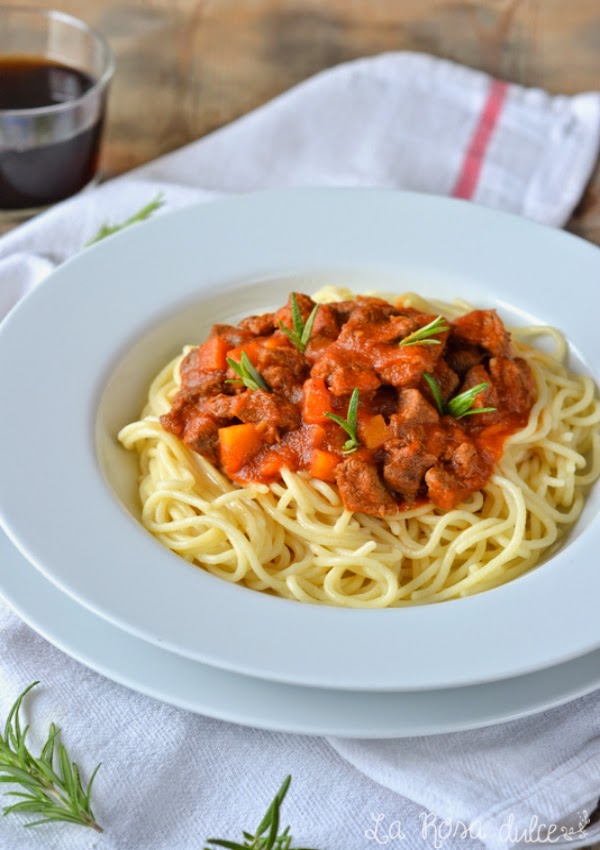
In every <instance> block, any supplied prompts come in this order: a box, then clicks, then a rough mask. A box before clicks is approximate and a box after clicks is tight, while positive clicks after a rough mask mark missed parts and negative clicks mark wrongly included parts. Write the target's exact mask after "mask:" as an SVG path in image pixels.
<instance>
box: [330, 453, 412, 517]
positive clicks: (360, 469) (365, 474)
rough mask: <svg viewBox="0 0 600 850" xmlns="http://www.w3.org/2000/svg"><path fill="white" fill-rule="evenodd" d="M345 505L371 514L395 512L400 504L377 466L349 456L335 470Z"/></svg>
mask: <svg viewBox="0 0 600 850" xmlns="http://www.w3.org/2000/svg"><path fill="white" fill-rule="evenodd" d="M335 478H336V481H337V485H338V487H339V488H340V494H341V496H342V500H343V502H344V506H345V507H346V508H347V509H348V510H349V511H364V512H365V513H367V514H370V515H371V516H385V515H386V514H395V513H396V512H397V511H398V505H397V503H396V501H395V500H394V499H393V498H392V496H391V495H390V493H389V492H388V491H387V490H386V488H385V487H384V485H383V482H382V480H381V478H380V477H379V473H378V472H377V467H375V466H374V465H373V464H372V463H369V462H368V461H365V460H362V459H361V458H358V457H352V456H350V457H348V458H346V460H344V461H343V462H342V463H340V464H339V465H338V467H337V469H336V472H335Z"/></svg>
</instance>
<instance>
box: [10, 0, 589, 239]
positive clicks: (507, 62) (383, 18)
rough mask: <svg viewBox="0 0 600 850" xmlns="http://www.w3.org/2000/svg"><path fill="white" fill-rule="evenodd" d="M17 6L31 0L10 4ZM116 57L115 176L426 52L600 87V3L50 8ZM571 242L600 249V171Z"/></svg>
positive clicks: (63, 3)
mask: <svg viewBox="0 0 600 850" xmlns="http://www.w3.org/2000/svg"><path fill="white" fill-rule="evenodd" d="M3 2H4V3H5V4H8V5H11V4H12V5H19V4H20V3H21V2H22V0H3ZM38 5H40V6H42V7H48V8H51V7H55V6H59V7H60V8H61V9H64V11H66V12H71V13H72V14H74V15H77V16H79V17H81V18H84V19H85V20H87V21H89V22H90V23H91V24H93V25H95V26H97V27H98V28H99V29H101V30H102V31H103V32H104V33H105V34H106V35H107V36H108V38H109V40H110V42H111V44H112V47H113V49H114V51H115V53H116V56H117V62H118V70H117V74H116V77H115V80H114V84H113V89H112V95H111V102H110V115H109V125H108V132H107V137H106V144H105V151H104V170H105V173H106V174H108V175H109V176H110V175H114V174H118V173H120V172H123V171H126V170H128V169H130V168H132V167H133V166H135V165H138V164H140V163H142V162H145V161H147V160H149V159H153V158H154V157H156V156H158V155H159V154H161V153H165V152H166V151H170V150H172V149H174V148H177V147H179V146H180V145H183V144H185V143H186V142H189V141H191V140H193V139H196V138H198V137H199V136H202V135H204V134H205V133H208V132H210V131H211V130H214V129H216V128H217V127H220V126H222V125H223V124H226V123H227V122H228V121H231V120H232V119H233V118H236V117H237V116H239V115H243V114H244V113H245V112H247V111H248V110H250V109H253V108H254V107H256V106H258V105H259V104H261V103H264V102H265V101H267V100H269V99H270V98H272V97H273V96H274V95H276V94H279V93H280V92H282V91H284V90H285V89H287V88H289V86H292V85H294V83H297V82H299V81H300V80H303V79H305V78H306V77H308V76H310V75H311V74H314V73H315V72H317V71H319V70H321V69H323V68H327V67H329V66H331V65H335V64H337V63H339V62H343V61H346V60H349V59H353V58H355V57H358V56H365V55H369V54H375V53H379V52H381V51H385V50H405V49H406V50H418V51H425V52H428V53H433V54H435V55H437V56H443V57H446V58H448V59H454V60H457V61H459V62H463V63H464V64H467V65H471V66H473V67H475V68H481V69H483V70H485V71H488V72H490V73H491V74H494V75H496V76H499V77H501V78H503V79H506V80H510V81H514V82H517V83H522V84H524V85H528V86H541V87H543V88H545V89H548V90H549V91H551V92H555V93H567V94H571V93H574V92H580V91H589V90H594V89H597V88H599V87H600V0H59V2H55V0H45V2H44V0H42V2H39V3H38ZM569 227H570V229H572V230H574V231H575V232H577V233H579V234H581V235H582V236H585V237H586V238H588V239H593V240H594V241H596V242H598V243H599V244H600V169H597V170H596V174H595V176H594V178H593V179H592V181H591V183H590V187H589V188H588V190H587V192H586V194H585V196H584V198H583V199H582V203H581V204H580V206H579V208H578V210H577V213H576V215H575V216H574V218H573V220H572V221H571V223H570V225H569Z"/></svg>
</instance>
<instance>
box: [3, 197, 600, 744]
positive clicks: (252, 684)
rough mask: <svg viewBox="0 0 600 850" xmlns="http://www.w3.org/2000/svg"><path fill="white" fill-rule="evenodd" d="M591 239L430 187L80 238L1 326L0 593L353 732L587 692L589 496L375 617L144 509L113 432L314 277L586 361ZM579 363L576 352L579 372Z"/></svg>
mask: <svg viewBox="0 0 600 850" xmlns="http://www.w3.org/2000/svg"><path fill="white" fill-rule="evenodd" d="M599 277H600V254H599V252H598V250H597V249H596V248H594V247H593V246H591V245H588V244H587V243H584V242H582V241H580V240H577V239H575V238H574V237H571V236H568V235H566V234H564V233H559V232H555V231H552V230H549V229H546V228H543V227H540V226H537V225H534V224H531V223H529V222H526V221H524V220H522V219H519V218H516V217H512V216H507V215H503V214H499V213H495V212H491V211H489V210H483V209H481V208H478V207H475V206H472V205H469V204H466V203H463V202H459V201H451V200H447V199H440V198H434V197H427V196H419V195H410V194H400V193H393V192H379V191H364V190H361V191H354V190H295V191H287V192H279V193H266V194H262V195H253V196H246V197H240V198H235V199H231V200H227V201H221V202H216V203H211V204H210V205H201V206H197V207H192V208H188V209H185V210H182V211H179V212H176V213H173V214H170V215H167V216H164V217H162V218H158V219H156V220H155V221H151V222H149V223H148V224H145V225H144V226H140V227H136V228H131V230H129V231H125V232H124V233H122V234H120V235H118V236H115V237H113V238H111V239H109V240H106V241H105V242H101V243H99V244H98V245H97V246H95V247H93V248H91V249H88V250H86V251H84V252H83V253H82V254H80V255H79V256H78V257H76V258H74V259H73V260H71V261H70V262H68V263H67V264H65V265H64V266H63V267H62V268H60V269H59V270H58V271H57V272H56V273H55V274H54V275H53V276H52V277H51V278H50V279H49V280H48V281H46V282H45V283H44V284H43V285H42V286H41V287H39V288H38V289H37V290H36V291H35V292H34V293H33V294H32V295H30V296H29V297H28V298H27V299H25V301H24V302H22V303H21V304H20V305H19V306H18V307H17V309H15V310H14V311H13V313H12V314H11V315H10V316H9V317H8V319H7V320H6V321H5V322H4V323H3V324H2V326H1V328H0V363H2V370H1V374H0V394H1V397H2V398H3V399H4V400H10V408H9V409H5V411H3V416H2V417H0V446H1V447H2V448H1V449H0V452H1V456H2V459H1V468H2V476H1V479H0V516H1V520H2V524H3V527H4V529H5V531H6V532H7V533H8V535H9V537H10V538H11V540H12V543H14V544H15V545H16V547H18V549H19V550H20V551H17V548H15V547H14V546H13V545H12V543H11V542H9V541H8V540H7V539H6V538H5V537H4V536H3V537H2V540H1V541H0V554H1V555H2V557H1V558H0V592H1V593H2V595H3V596H4V597H5V598H6V599H7V601H8V602H9V603H10V604H11V605H12V606H13V607H14V608H15V610H16V611H17V612H18V613H19V614H20V615H21V616H22V617H23V618H24V619H25V620H27V622H29V623H30V624H31V625H32V626H33V627H34V628H35V629H36V630H37V631H39V632H40V633H41V634H43V635H44V636H45V637H47V638H48V639H49V640H50V641H51V642H53V643H55V644H56V645H57V646H59V647H61V648H62V649H63V650H65V651H66V652H68V653H69V654H70V655H73V656H74V657H76V658H78V659H80V660H81V661H82V662H83V663H85V664H88V665H89V666H90V667H93V668H94V669H96V670H99V671H100V672H102V673H104V674H105V675H107V676H109V677H110V678H113V679H115V680H118V681H120V682H122V683H124V684H127V685H129V686H130V687H132V688H135V689H137V690H140V691H143V692H144V693H148V694H151V695H152V696H155V697H157V698H159V699H162V700H165V701H167V702H171V703H173V704H176V705H180V706H183V707H185V708H188V709H191V710H194V711H198V712H201V713H205V714H210V715H213V716H216V717H222V718H226V719H228V720H233V721H237V722H239V723H247V724H250V725H253V726H262V727H268V728H277V729H283V730H288V731H294V732H312V733H317V734H336V735H346V736H358V737H395V736H401V735H419V734H430V733H436V732H443V731H450V730H454V729H464V728H470V727H475V726H481V725H485V724H490V723H495V722H498V721H501V720H506V719H509V718H515V717H518V716H522V715H524V714H528V713H532V712H535V711H539V710H542V709H544V708H547V707H549V706H551V705H555V704H557V703H559V702H564V701H566V700H568V699H571V698H573V697H575V696H579V695H581V694H583V693H586V692H589V691H591V690H593V689H594V688H596V687H598V686H600V650H599V649H598V648H599V647H600V621H599V620H598V617H597V612H596V610H595V609H596V600H597V598H598V591H599V590H600V575H599V574H598V570H597V555H596V553H597V552H598V551H599V546H600V522H598V520H597V513H598V502H599V499H600V493H599V491H598V488H596V489H595V490H594V491H593V492H592V493H590V495H589V496H588V498H587V501H586V507H585V509H584V513H583V515H582V517H581V518H580V520H579V521H578V523H577V525H576V527H575V530H574V532H573V533H572V534H571V535H570V537H569V539H568V540H567V541H566V542H565V544H564V545H563V546H562V548H561V549H560V550H559V551H558V552H557V553H555V554H554V555H553V556H552V558H551V559H550V560H547V561H546V562H545V563H544V564H542V565H540V566H539V567H538V568H536V569H534V570H532V571H531V572H530V573H528V574H527V575H525V576H523V577H522V578H520V579H518V580H516V581H513V582H511V583H509V584H507V585H504V586H503V587H500V588H497V589H495V590H493V591H488V592H486V593H483V594H480V595H477V596H474V597H469V598H465V599H461V600H458V601H453V602H448V603H443V604H438V605H425V606H419V607H413V608H402V609H387V610H376V611H372V610H341V609H334V608H329V607H321V606H312V605H303V604H299V603H296V602H291V601H289V600H284V599H276V598H273V597H271V596H266V595H263V594H259V593H256V592H253V591H250V590H247V589H244V588H241V587H238V586H232V585H230V584H229V583H228V582H224V581H221V580H219V579H217V578H214V577H212V576H210V575H208V574H207V573H205V572H203V571H202V570H200V569H198V568H196V567H193V566H191V565H190V564H188V563H186V562H185V561H183V560H182V559H180V558H178V557H177V556H175V555H173V554H172V553H171V552H169V551H167V550H166V549H165V548H164V547H162V546H161V545H160V544H159V543H158V542H157V541H156V540H154V538H152V537H151V536H150V535H149V534H148V533H147V532H146V531H145V530H144V529H143V528H142V526H141V525H140V523H139V519H138V517H139V510H140V509H139V506H138V503H137V495H136V479H137V470H136V458H135V457H133V456H132V455H129V454H128V453H127V452H125V451H124V450H123V449H122V448H121V447H120V446H119V444H118V443H117V441H116V434H117V433H118V431H119V430H120V428H121V427H122V426H123V425H124V424H126V423H127V422H129V421H131V420H133V419H135V418H137V416H138V415H139V411H140V410H141V408H142V406H143V401H144V396H145V393H146V392H147V388H148V385H149V382H150V380H151V378H152V377H153V376H154V375H155V374H156V373H157V372H158V371H159V369H160V368H161V366H162V365H164V363H165V362H167V361H168V360H169V359H170V358H171V357H172V356H174V355H175V354H176V353H177V352H178V351H179V350H181V347H182V346H183V344H184V343H189V342H190V341H191V342H200V341H201V340H202V339H203V338H204V337H205V336H206V334H207V332H208V329H209V327H210V325H211V324H212V323H213V322H218V321H226V320H228V321H235V320H237V319H239V318H240V317H242V316H244V315H249V314H253V313H259V312H263V311H265V310H268V309H269V308H271V307H273V306H274V305H277V304H280V303H282V302H283V301H284V300H285V299H286V297H287V294H288V293H289V292H290V290H296V291H306V292H311V291H314V290H315V289H317V288H318V287H319V286H321V285H323V284H324V283H330V284H336V285H343V286H348V287H350V288H351V289H354V290H356V291H361V290H365V289H377V290H387V291H391V292H401V291H406V290H412V291H417V292H420V293H422V294H424V295H429V296H433V297H437V298H442V299H444V300H452V299H453V298H455V297H460V298H463V299H465V300H467V301H470V302H471V303H474V304H477V305H478V306H482V307H497V308H498V309H499V310H500V312H501V315H502V317H503V318H504V319H505V320H506V321H507V323H508V324H519V323H524V322H526V323H528V324H530V323H536V322H539V323H542V324H552V325H556V326H558V327H560V328H561V329H562V330H563V331H564V333H565V334H566V336H567V338H568V339H569V340H570V343H571V356H572V360H573V363H572V365H573V367H574V368H575V369H578V370H580V371H591V372H592V374H593V373H594V369H595V368H596V367H597V366H598V364H600V334H598V333H597V330H596V329H595V325H596V322H597V319H596V317H597V315H598V308H599V307H600V292H599V290H598V289H597V280H598V279H599ZM590 364H591V365H590Z"/></svg>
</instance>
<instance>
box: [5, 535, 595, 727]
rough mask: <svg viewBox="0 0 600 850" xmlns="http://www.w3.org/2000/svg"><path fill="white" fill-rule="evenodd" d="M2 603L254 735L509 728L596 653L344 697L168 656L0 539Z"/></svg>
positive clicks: (134, 683) (557, 696)
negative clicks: (461, 682)
mask: <svg viewBox="0 0 600 850" xmlns="http://www.w3.org/2000/svg"><path fill="white" fill-rule="evenodd" d="M0 584H1V586H2V593H1V596H2V597H3V598H4V600H5V601H6V602H7V603H8V604H9V605H10V607H11V608H12V609H13V610H14V611H15V613H16V614H17V615H18V616H19V617H20V618H21V619H22V620H24V621H25V622H26V623H27V624H28V625H29V626H30V627H32V628H33V629H34V630H35V631H36V632H37V633H38V634H40V635H41V636H42V637H43V638H45V639H46V640H47V641H48V642H49V643H51V644H53V645H54V646H56V647H57V648H58V649H60V650H61V651H63V652H65V653H67V655H69V656H71V657H72V658H74V659H75V660H77V661H79V662H80V663H82V664H84V665H85V666H86V667H89V668H90V669H92V670H95V671H96V672H97V673H100V674H101V675H103V676H106V677H107V678H108V679H111V680H112V681H115V682H117V683H119V684H121V685H124V686H125V687H128V688H130V689H132V690H134V691H137V692H138V693H141V694H144V695H145V696H149V697H152V698H153V699H157V700H160V701H161V702H166V703H168V704H170V705H174V706H176V707H178V708H182V709H185V710H186V711H192V712H194V713H196V714H203V715H206V716H209V717H215V718H217V719H219V720H225V721H228V722H231V723H238V724H240V725H243V726H251V727H253V728H259V729H269V730H274V731H280V732H288V733H294V734H302V735H327V736H336V737H343V738H361V739H378V738H379V739H381V738H404V737H412V736H416V735H436V734H447V733H449V732H458V731H463V730H466V729H477V728H483V727H485V726H490V725H495V724H497V723H505V722H508V721H511V720H517V719H520V718H523V717H527V716H529V715H531V714H536V713H538V712H540V711H545V710H547V709H549V708H553V707H556V706H559V705H562V704H564V703H566V702H569V701H570V700H572V699H576V698H577V697H581V696H585V695H586V694H589V693H591V692H592V691H593V690H594V689H595V688H596V687H600V650H597V651H596V652H594V653H592V654H590V655H587V656H584V657H582V658H579V659H576V660H574V661H571V662H567V663H566V664H562V665H559V666H558V667H553V668H548V669H547V670H543V671H541V672H538V673H531V674H529V675H526V676H523V677H518V678H517V679H509V680H504V681H501V682H492V683H488V684H484V685H472V686H467V687H465V688H456V689H449V690H439V691H413V692H402V691H399V692H397V693H393V692H386V693H376V692H362V693H357V692H350V693H348V692H345V691H341V690H332V691H328V690H326V689H323V688H306V687H302V686H298V685H286V684H280V683H277V682H267V681H263V680H261V679H252V678H250V677H248V676H242V675H239V674H237V673H230V672H227V671H224V670H218V669H217V668H215V667H211V666H209V665H206V664H202V663H201V662H198V661H192V660H191V659H188V658H184V657H183V656H178V655H173V654H172V653H169V652H167V651H165V650H164V649H160V648H158V647H156V646H154V645H153V644H151V643H148V642H147V641H143V640H140V639H139V638H136V637H135V636H133V635H131V634H129V633H128V632H125V631H122V630H121V629H118V628H117V627H116V626H114V625H112V624H111V623H110V622H108V621H107V620H105V619H103V618H102V617H97V616H96V615H95V614H93V613H92V612H91V611H89V610H88V609H86V608H84V607H83V606H80V605H79V604H78V603H77V602H76V601H75V600H74V599H72V598H71V597H69V596H68V595H67V594H64V593H62V591H60V590H59V589H58V588H57V587H55V586H54V585H53V584H52V583H50V582H48V581H47V579H46V578H45V577H44V576H43V575H42V574H41V573H40V572H39V571H38V570H36V569H35V568H34V567H33V566H32V565H31V564H30V563H29V562H28V561H27V560H26V559H25V558H23V557H22V555H21V554H20V553H19V552H18V550H17V549H16V548H15V547H14V546H12V544H11V543H10V541H9V540H8V539H7V538H6V535H4V534H3V533H2V531H0Z"/></svg>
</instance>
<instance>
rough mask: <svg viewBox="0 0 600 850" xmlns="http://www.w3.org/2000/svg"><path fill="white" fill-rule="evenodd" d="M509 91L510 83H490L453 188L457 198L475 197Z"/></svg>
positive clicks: (497, 81) (495, 81)
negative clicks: (484, 162) (482, 168)
mask: <svg viewBox="0 0 600 850" xmlns="http://www.w3.org/2000/svg"><path fill="white" fill-rule="evenodd" d="M507 92H508V83H503V82H501V81H500V80H493V81H492V83H491V84H490V90H489V92H488V96H487V99H486V101H485V105H484V107H483V111H482V113H481V115H480V117H479V121H478V122H477V124H476V126H475V129H474V130H473V135H472V136H471V141H470V142H469V146H468V148H467V151H466V153H465V157H464V159H463V164H462V167H461V169H460V174H459V175H458V180H457V181H456V184H455V186H454V189H453V190H452V195H453V197H455V198H465V199H469V198H472V197H473V193H474V192H475V187H476V186H477V181H478V180H479V174H480V172H481V167H482V165H483V160H484V159H485V152H486V150H487V147H488V144H489V142H490V139H491V137H492V133H493V132H494V127H495V126H496V123H497V121H498V118H499V116H500V113H501V112H502V107H503V106H504V101H505V99H506V95H507Z"/></svg>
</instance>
